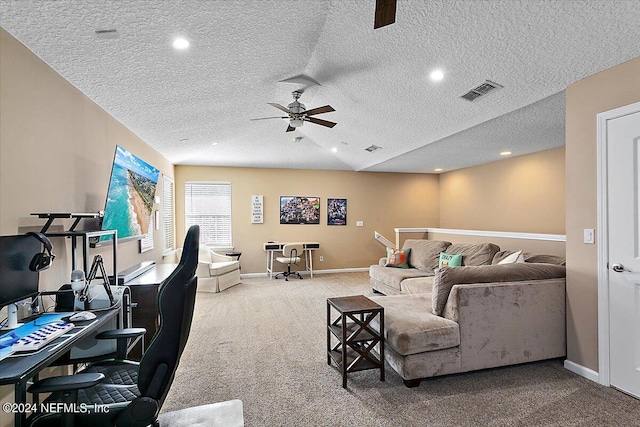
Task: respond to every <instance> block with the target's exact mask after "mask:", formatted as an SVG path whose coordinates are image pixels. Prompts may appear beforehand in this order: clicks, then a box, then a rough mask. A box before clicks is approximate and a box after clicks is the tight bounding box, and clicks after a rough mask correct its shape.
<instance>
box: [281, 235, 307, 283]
mask: <svg viewBox="0 0 640 427" xmlns="http://www.w3.org/2000/svg"><path fill="white" fill-rule="evenodd" d="M302 252H304V245H303V244H302V243H287V244H286V245H284V246H283V247H282V256H279V257H277V258H276V261H278V262H279V263H280V264H287V271H283V272H282V273H278V274H276V279H279V278H280V277H284V280H289V277H291V276H293V277H297V278H298V279H302V276H301V275H300V273H298V272H297V271H291V264H297V263H299V262H300V255H302Z"/></svg>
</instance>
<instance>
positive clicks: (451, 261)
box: [438, 252, 462, 267]
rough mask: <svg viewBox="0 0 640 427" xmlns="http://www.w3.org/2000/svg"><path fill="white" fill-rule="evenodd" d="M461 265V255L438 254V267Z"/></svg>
mask: <svg viewBox="0 0 640 427" xmlns="http://www.w3.org/2000/svg"><path fill="white" fill-rule="evenodd" d="M461 265H462V254H455V255H454V254H447V253H444V252H440V261H439V262H438V267H460V266H461Z"/></svg>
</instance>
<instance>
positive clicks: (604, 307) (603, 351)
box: [596, 102, 640, 386]
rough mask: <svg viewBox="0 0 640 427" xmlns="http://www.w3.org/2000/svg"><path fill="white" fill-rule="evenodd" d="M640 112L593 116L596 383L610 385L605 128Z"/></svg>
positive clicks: (628, 108)
mask: <svg viewBox="0 0 640 427" xmlns="http://www.w3.org/2000/svg"><path fill="white" fill-rule="evenodd" d="M637 112H640V102H636V103H633V104H629V105H625V106H624V107H619V108H615V109H613V110H609V111H605V112H603V113H599V114H597V115H596V120H597V197H598V200H597V215H598V232H597V233H596V243H597V246H598V247H597V250H598V382H599V383H600V384H602V385H605V386H610V385H611V382H610V351H611V348H610V337H609V316H610V313H609V275H608V269H607V261H608V259H609V219H608V215H607V206H608V202H609V199H608V191H607V172H608V170H607V149H608V147H609V145H608V144H609V142H608V140H607V130H608V122H609V120H613V119H617V118H620V117H623V116H626V115H629V114H633V113H637Z"/></svg>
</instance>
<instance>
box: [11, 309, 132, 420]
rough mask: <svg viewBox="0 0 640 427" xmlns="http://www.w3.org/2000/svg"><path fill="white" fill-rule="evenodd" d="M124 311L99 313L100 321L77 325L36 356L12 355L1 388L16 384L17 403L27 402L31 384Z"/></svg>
mask: <svg viewBox="0 0 640 427" xmlns="http://www.w3.org/2000/svg"><path fill="white" fill-rule="evenodd" d="M119 312H120V308H113V309H109V310H103V311H95V312H94V313H95V314H96V318H95V319H93V320H89V321H84V322H73V323H74V324H75V325H76V327H75V328H73V329H72V330H71V333H69V334H68V335H63V336H61V337H59V338H57V339H55V340H54V341H52V342H51V343H49V344H47V345H46V346H44V347H43V348H41V349H40V350H38V351H37V352H34V353H25V354H24V355H19V356H15V354H14V355H12V356H9V357H7V358H5V359H3V360H1V361H0V385H6V384H14V387H15V389H14V392H15V398H14V400H15V403H17V404H21V403H22V404H24V403H26V402H27V381H28V380H29V379H31V378H33V377H35V376H36V375H38V373H39V372H40V371H42V370H43V369H44V368H46V367H48V366H49V365H51V364H52V363H53V362H55V361H56V360H57V359H58V358H60V357H61V356H63V355H64V354H65V353H66V352H68V351H69V350H70V349H71V347H73V346H74V345H75V344H78V343H79V342H81V341H82V340H83V339H84V338H86V337H88V336H90V335H91V334H92V333H93V332H95V331H96V330H97V329H99V328H100V327H101V326H102V325H104V324H105V323H107V322H108V321H109V320H110V319H112V318H114V317H116V316H117V315H118V313H119ZM54 314H58V315H67V316H68V315H71V314H73V313H45V314H44V316H47V315H54ZM26 420H27V413H26V412H22V413H18V412H16V413H15V424H14V425H15V427H22V426H24V425H26Z"/></svg>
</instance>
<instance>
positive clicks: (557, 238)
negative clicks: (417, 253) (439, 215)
mask: <svg viewBox="0 0 640 427" xmlns="http://www.w3.org/2000/svg"><path fill="white" fill-rule="evenodd" d="M394 231H395V232H396V247H399V246H400V233H441V234H457V235H460V236H483V237H505V238H508V239H528V240H546V241H551V242H566V241H567V236H566V235H565V234H539V233H518V232H510V231H486V230H456V229H452V228H394Z"/></svg>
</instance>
